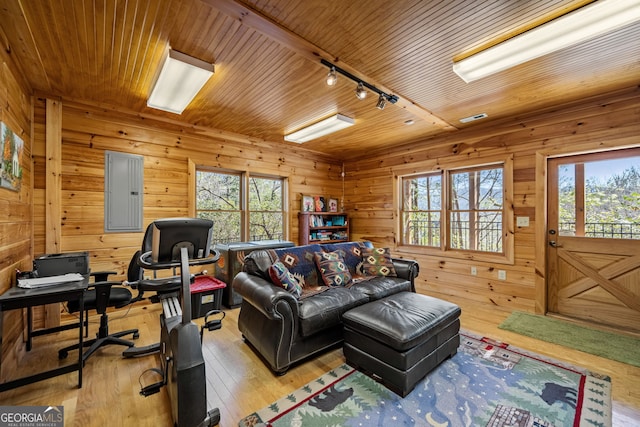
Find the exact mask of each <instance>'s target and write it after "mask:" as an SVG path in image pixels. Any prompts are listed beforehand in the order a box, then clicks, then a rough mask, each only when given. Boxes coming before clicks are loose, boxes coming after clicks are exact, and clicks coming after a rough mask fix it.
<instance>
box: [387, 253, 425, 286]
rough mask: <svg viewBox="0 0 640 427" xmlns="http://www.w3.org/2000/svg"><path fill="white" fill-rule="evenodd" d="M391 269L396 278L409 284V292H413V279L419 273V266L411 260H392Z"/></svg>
mask: <svg viewBox="0 0 640 427" xmlns="http://www.w3.org/2000/svg"><path fill="white" fill-rule="evenodd" d="M391 260H392V261H393V267H394V268H395V270H396V274H397V275H398V277H400V278H402V279H406V280H408V281H410V282H411V291H412V292H415V284H414V279H415V278H416V277H418V274H419V273H420V265H419V264H418V262H417V261H414V260H411V259H402V258H392V259H391Z"/></svg>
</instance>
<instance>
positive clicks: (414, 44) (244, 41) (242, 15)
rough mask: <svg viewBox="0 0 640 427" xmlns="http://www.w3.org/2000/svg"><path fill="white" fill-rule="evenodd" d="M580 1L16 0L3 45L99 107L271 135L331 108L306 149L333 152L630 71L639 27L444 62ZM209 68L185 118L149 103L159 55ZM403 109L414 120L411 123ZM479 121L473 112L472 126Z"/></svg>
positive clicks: (529, 103)
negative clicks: (347, 122) (473, 74)
mask: <svg viewBox="0 0 640 427" xmlns="http://www.w3.org/2000/svg"><path fill="white" fill-rule="evenodd" d="M578 3H585V1H584V0H538V1H535V2H533V1H525V0H522V1H520V0H517V1H504V0H487V1H468V0H449V1H441V0H398V1H388V0H369V1H344V0H304V1H297V0H246V1H243V2H240V1H238V0H181V1H177V0H156V1H151V0H149V1H145V0H93V1H90V0H38V1H33V0H10V1H5V2H3V4H2V5H1V6H0V29H1V30H2V33H3V34H2V43H3V44H4V45H5V46H4V47H5V48H6V49H7V51H9V52H11V54H12V55H14V57H15V58H16V59H17V61H18V62H19V64H20V67H21V71H22V72H23V73H24V75H25V76H26V78H27V80H28V81H29V83H30V84H31V86H32V87H33V89H34V92H35V93H36V94H38V95H46V96H56V97H58V96H59V97H62V98H63V99H64V98H67V99H76V100H84V101H89V102H93V103H99V104H104V105H108V106H112V107H115V108H119V109H124V110H130V111H133V112H135V113H138V114H150V115H157V116H161V117H167V118H169V119H172V120H179V121H183V122H186V123H189V124H192V125H197V126H203V127H208V128H215V129H221V130H224V131H227V132H231V133H236V134H241V135H246V136H247V137H250V138H253V139H263V140H267V141H273V142H277V143H281V144H285V145H286V144H292V143H289V142H285V141H284V140H283V135H284V134H285V133H288V132H290V131H293V130H296V129H298V128H300V127H301V126H303V125H305V124H309V123H312V122H314V121H317V120H319V119H320V118H323V117H326V116H329V115H331V114H335V113H341V114H344V115H347V116H350V117H353V118H355V120H356V125H355V126H352V127H351V128H349V129H346V130H343V131H340V132H338V133H335V134H333V135H330V136H327V137H324V138H321V139H318V140H314V141H311V142H308V143H305V144H304V147H306V148H310V149H312V150H316V151H320V152H324V153H327V154H329V155H333V156H337V157H341V158H345V159H348V158H354V157H357V156H363V155H366V154H367V153H371V152H374V151H380V150H385V149H388V148H390V147H396V146H399V145H402V144H409V143H411V142H413V141H416V140H421V139H425V138H427V137H429V136H433V135H437V134H439V133H445V132H455V131H456V129H462V128H464V127H469V126H474V125H475V123H471V124H462V123H460V122H459V119H460V118H463V117H467V116H471V115H475V114H478V113H487V114H488V116H489V118H488V119H485V120H495V119H498V118H502V117H507V116H514V115H520V114H523V113H526V112H528V111H531V110H534V109H539V108H542V107H547V106H552V105H556V104H559V103H561V102H564V101H571V100H575V99H580V98H584V97H589V96H592V95H596V94H599V93H603V92H607V91H611V90H615V89H618V88H622V87H629V86H633V85H637V84H638V83H639V81H640V23H636V24H632V25H629V26H627V27H625V28H623V29H621V30H618V31H616V32H613V33H610V34H607V35H605V36H602V37H599V38H596V39H593V40H591V41H588V42H584V43H581V44H579V45H576V46H574V47H571V48H568V49H564V50H562V51H559V52H557V53H554V54H550V55H547V56H545V57H542V58H539V59H537V60H533V61H530V62H528V63H526V64H523V65H520V66H517V67H514V68H512V69H510V70H507V71H504V72H501V73H498V74H495V75H493V76H490V77H486V78H484V79H481V80H478V81H476V82H473V83H469V84H467V83H465V82H464V81H463V80H462V79H460V78H459V77H458V76H457V75H456V74H455V73H453V71H452V68H451V66H452V58H454V57H455V56H456V55H459V54H462V53H464V52H465V51H468V50H469V49H472V48H473V47H474V46H478V45H479V44H481V43H485V42H487V41H489V40H492V39H493V38H496V37H498V36H500V35H501V34H505V33H509V32H511V31H514V30H515V29H517V28H519V27H522V26H523V25H526V24H527V23H529V22H532V21H535V20H537V19H540V17H543V16H545V15H546V14H549V13H551V12H554V11H557V10H562V9H565V8H569V7H573V5H575V4H578ZM168 46H171V47H172V48H174V49H176V50H178V51H181V52H184V53H187V54H188V55H191V56H194V57H197V58H200V59H202V60H205V61H209V62H213V63H215V66H216V72H215V75H214V76H213V78H211V79H210V81H209V82H208V83H207V84H206V85H205V87H204V89H203V90H202V91H201V93H200V94H199V95H198V96H197V97H196V99H195V100H194V101H193V102H192V103H191V105H189V107H188V108H187V109H186V110H185V112H184V113H183V114H182V115H179V116H178V115H174V114H170V113H164V112H161V111H157V110H153V109H151V108H148V107H147V106H146V100H147V97H148V95H149V93H150V90H151V87H152V83H153V81H154V78H155V74H156V72H157V71H158V68H159V65H160V64H159V62H160V59H161V57H162V55H163V52H164V50H165V49H166V48H167V47H168ZM323 57H324V58H326V59H329V60H331V61H333V62H335V63H337V64H338V65H339V66H341V67H343V68H345V69H348V70H350V71H352V72H353V73H354V74H355V75H357V76H359V77H362V78H365V79H366V81H367V82H369V83H370V84H373V85H375V86H376V87H379V88H382V89H384V90H386V91H388V92H389V93H393V94H397V95H398V96H400V99H401V101H400V102H399V103H398V104H395V105H387V107H386V108H385V109H384V110H379V109H377V108H375V103H376V100H377V96H376V94H374V93H372V92H370V93H369V94H368V97H367V98H366V100H364V101H360V100H358V99H356V97H355V95H354V89H355V86H356V85H355V83H354V82H352V81H350V80H348V79H346V78H344V77H342V76H339V78H338V84H337V85H336V86H334V87H328V86H327V85H326V84H325V76H326V74H327V72H328V68H327V67H325V66H323V65H321V64H320V58H323ZM409 120H413V122H414V124H413V125H406V124H405V122H407V121H409ZM476 123H478V122H476Z"/></svg>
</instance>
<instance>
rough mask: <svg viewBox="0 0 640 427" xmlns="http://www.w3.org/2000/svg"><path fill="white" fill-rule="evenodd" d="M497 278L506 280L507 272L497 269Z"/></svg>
mask: <svg viewBox="0 0 640 427" xmlns="http://www.w3.org/2000/svg"><path fill="white" fill-rule="evenodd" d="M498 279H499V280H507V272H506V271H505V270H498Z"/></svg>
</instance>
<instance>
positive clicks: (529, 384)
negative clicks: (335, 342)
mask: <svg viewBox="0 0 640 427" xmlns="http://www.w3.org/2000/svg"><path fill="white" fill-rule="evenodd" d="M263 425H264V426H276V427H280V426H303V427H314V426H352V427H358V426H431V427H436V426H442V427H453V426H491V427H497V426H538V427H550V426H556V427H560V426H610V425H611V380H610V378H609V377H607V376H603V375H598V374H597V373H594V372H589V371H587V370H586V369H583V368H580V367H576V366H571V365H568V364H566V363H563V362H559V361H557V360H551V359H549V358H547V357H544V356H541V355H537V354H535V353H532V352H529V351H525V350H522V349H518V348H515V347H512V346H510V345H508V344H506V343H502V342H498V341H494V340H492V339H490V338H486V337H479V336H475V335H473V334H470V333H468V332H464V331H461V333H460V347H459V348H458V352H457V354H456V355H455V356H453V357H451V358H449V359H447V360H445V361H444V362H443V363H442V364H440V365H439V366H438V367H437V368H436V369H434V370H433V371H431V372H430V373H429V374H428V375H427V376H426V377H425V378H424V379H423V380H422V382H419V383H418V384H417V385H416V387H415V388H414V389H413V391H411V393H409V394H408V395H407V396H406V397H405V398H402V397H400V396H399V395H397V394H395V393H394V392H392V391H390V390H389V389H387V388H386V387H384V385H382V384H381V383H380V382H379V381H377V380H376V379H374V378H372V377H370V376H368V375H366V374H364V373H362V372H359V371H357V370H354V369H353V368H352V367H350V366H349V365H347V364H343V365H341V366H339V367H338V368H336V369H333V370H331V371H329V372H327V373H326V374H324V375H322V376H321V377H320V378H318V379H316V380H314V381H312V382H310V383H308V384H307V385H305V386H304V387H302V388H300V389H298V390H296V391H295V392H293V393H291V394H289V395H287V396H284V397H283V398H282V399H280V400H278V401H277V402H274V403H272V404H271V405H269V406H267V407H266V408H263V409H261V410H259V411H257V412H254V413H253V414H251V415H249V416H247V417H245V418H243V419H242V420H240V422H239V426H241V427H245V426H263Z"/></svg>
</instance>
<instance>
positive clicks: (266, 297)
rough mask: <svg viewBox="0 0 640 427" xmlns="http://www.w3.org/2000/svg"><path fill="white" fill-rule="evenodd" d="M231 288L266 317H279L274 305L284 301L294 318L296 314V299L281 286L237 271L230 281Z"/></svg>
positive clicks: (273, 318)
mask: <svg viewBox="0 0 640 427" xmlns="http://www.w3.org/2000/svg"><path fill="white" fill-rule="evenodd" d="M232 286H233V290H234V291H235V292H237V293H238V294H240V296H242V299H243V302H244V301H246V302H247V303H249V304H251V305H252V306H254V307H255V308H256V309H257V310H258V311H260V312H261V313H262V314H264V315H265V316H266V317H267V318H269V319H272V320H275V319H280V318H281V315H280V314H279V313H280V312H279V310H276V306H277V305H278V304H279V303H281V302H284V303H286V304H288V305H289V306H290V307H291V313H293V315H294V318H297V316H298V300H297V299H296V298H295V297H294V296H293V295H292V294H291V293H289V292H287V291H286V290H285V289H283V288H279V287H278V286H275V285H274V284H273V283H271V282H269V281H267V280H265V279H263V278H261V277H258V276H254V275H252V274H248V273H245V272H240V273H238V274H237V275H236V276H235V277H234V278H233V282H232Z"/></svg>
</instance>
